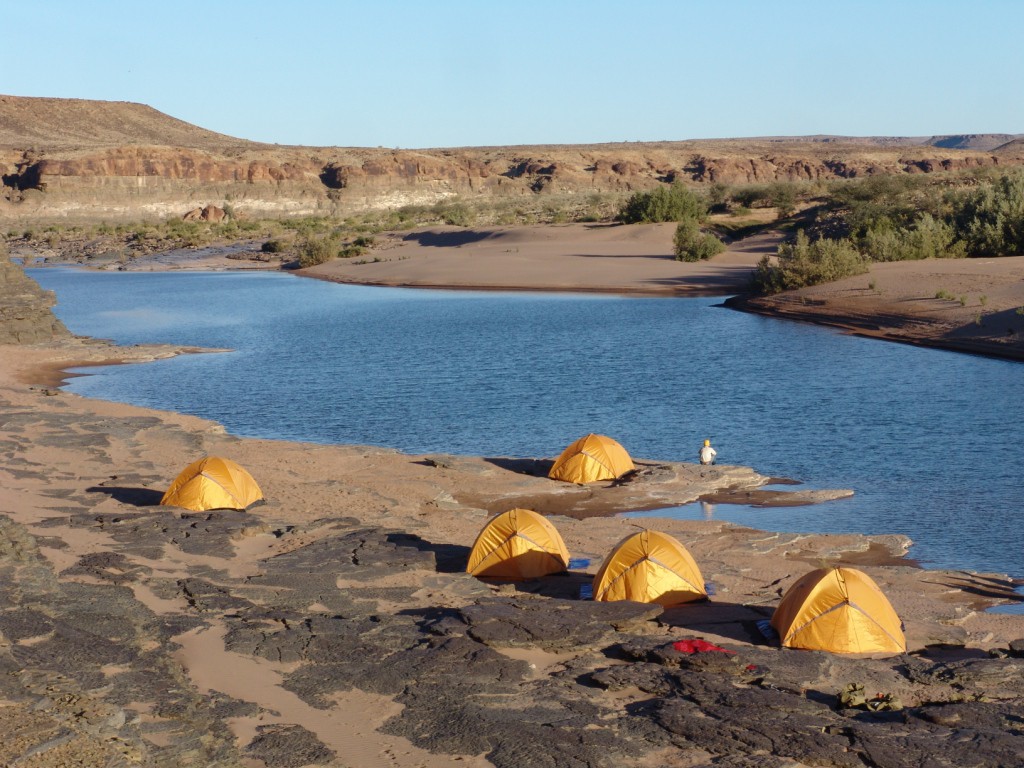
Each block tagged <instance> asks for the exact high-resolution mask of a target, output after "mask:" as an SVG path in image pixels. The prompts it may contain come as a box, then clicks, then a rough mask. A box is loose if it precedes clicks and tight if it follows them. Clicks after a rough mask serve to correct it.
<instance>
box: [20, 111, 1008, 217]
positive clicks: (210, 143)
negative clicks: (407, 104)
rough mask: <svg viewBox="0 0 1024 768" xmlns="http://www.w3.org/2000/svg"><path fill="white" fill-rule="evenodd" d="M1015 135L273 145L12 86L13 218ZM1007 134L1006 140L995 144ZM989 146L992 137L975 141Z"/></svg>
mask: <svg viewBox="0 0 1024 768" xmlns="http://www.w3.org/2000/svg"><path fill="white" fill-rule="evenodd" d="M1013 139H1014V136H1013V135H1010V134H1005V135H994V134H988V135H983V136H978V135H975V136H958V137H929V138H926V139H925V138H921V139H910V138H894V137H879V138H873V139H868V138H858V139H851V138H844V137H828V136H815V137H805V138H762V139H732V140H699V141H680V142H659V143H622V144H600V145H578V146H576V145H561V146H555V145H551V146H533V147H525V146H523V147H473V148H456V149H424V150H400V149H384V148H377V149H365V148H364V149H359V148H338V147H288V146H278V145H268V144H258V143H255V142H246V141H243V140H239V139H233V138H231V137H228V136H223V135H221V134H217V133H213V132H210V131H206V130H204V129H201V128H198V127H196V126H192V125H189V124H188V123H184V122H182V121H180V120H176V119H174V118H171V117H168V116H167V115H163V114H161V113H159V112H157V111H156V110H153V109H151V108H149V107H145V106H143V105H139V104H127V103H120V102H118V103H115V102H93V101H82V100H68V99H28V98H23V97H9V96H3V97H0V171H2V179H3V187H2V192H3V195H2V199H0V216H2V217H3V218H6V219H11V220H19V221H21V220H35V221H47V220H83V221H96V220H101V219H105V220H128V219H140V218H159V217H166V216H180V215H182V214H183V213H184V212H186V211H188V210H190V209H193V208H195V207H197V206H200V207H201V206H202V205H205V204H208V203H216V204H221V203H223V202H225V201H229V202H231V204H232V207H233V208H234V209H235V210H236V212H240V213H249V214H252V215H271V216H281V215H297V214H317V213H320V214H339V215H344V214H348V213H353V212H358V211H362V210H367V209H386V208H397V207H401V206H403V205H410V204H430V203H433V202H436V201H438V200H442V199H444V198H448V197H453V196H470V197H476V196H533V195H542V194H563V195H587V194H592V193H594V192H628V191H632V190H636V189H645V188H650V187H653V186H655V185H657V184H659V183H668V182H672V181H675V180H683V181H687V182H695V183H706V182H722V183H726V184H750V183H764V182H771V181H795V180H809V181H814V180H827V179H835V178H854V177H859V176H865V175H871V174H879V173H932V172H936V171H945V170H956V169H960V168H971V167H982V166H1006V165H1019V164H1024V147H1022V146H1021V145H1020V144H1019V143H1015V142H1013V141H1012V140H1013ZM1004 140H1006V141H1007V142H1009V143H1006V144H1005V148H1003V149H999V148H995V149H993V148H992V146H993V145H995V144H999V143H1002V142H1003V141H1004ZM961 147H984V149H975V148H961Z"/></svg>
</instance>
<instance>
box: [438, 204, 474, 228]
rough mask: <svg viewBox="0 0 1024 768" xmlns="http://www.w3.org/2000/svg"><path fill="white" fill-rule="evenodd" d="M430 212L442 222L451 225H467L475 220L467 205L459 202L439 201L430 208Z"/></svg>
mask: <svg viewBox="0 0 1024 768" xmlns="http://www.w3.org/2000/svg"><path fill="white" fill-rule="evenodd" d="M431 212H432V213H433V214H434V216H436V217H437V218H438V219H440V220H441V221H442V222H443V223H445V224H448V225H449V226H452V227H469V226H472V225H473V224H474V223H475V221H476V215H475V214H474V213H473V211H472V210H471V209H470V207H469V206H468V205H466V204H465V203H461V202H454V203H449V202H441V203H437V204H435V205H434V206H433V208H432V209H431Z"/></svg>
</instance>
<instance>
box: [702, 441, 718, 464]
mask: <svg viewBox="0 0 1024 768" xmlns="http://www.w3.org/2000/svg"><path fill="white" fill-rule="evenodd" d="M717 455H718V451H716V450H715V449H714V448H712V447H711V446H710V445H705V446H702V447H701V449H700V463H701V464H710V463H711V462H712V461H714V460H715V456H717Z"/></svg>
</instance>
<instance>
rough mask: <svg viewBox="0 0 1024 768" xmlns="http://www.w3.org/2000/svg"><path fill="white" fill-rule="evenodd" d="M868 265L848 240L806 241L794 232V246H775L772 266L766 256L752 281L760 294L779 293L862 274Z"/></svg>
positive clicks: (800, 233) (805, 237)
mask: <svg viewBox="0 0 1024 768" xmlns="http://www.w3.org/2000/svg"><path fill="white" fill-rule="evenodd" d="M868 263H869V262H868V259H867V258H866V257H865V256H864V255H863V254H862V253H860V251H858V250H857V249H856V247H854V245H853V243H852V242H851V241H850V240H849V239H846V238H843V239H841V240H829V239H826V238H822V239H820V240H810V239H809V238H808V237H807V234H806V233H805V232H798V233H797V236H796V242H793V243H784V244H783V245H781V246H779V253H778V257H777V263H776V264H772V262H771V259H770V258H769V257H768V256H765V257H764V258H762V259H761V261H760V263H759V264H758V265H757V269H756V270H755V272H754V278H753V281H754V286H755V288H756V289H757V290H758V292H760V293H766V294H771V293H780V292H781V291H791V290H794V289H796V288H804V287H806V286H809V285H817V284H819V283H829V282H832V281H834V280H839V279H841V278H844V277H850V276H852V275H861V274H864V273H865V272H867V271H868Z"/></svg>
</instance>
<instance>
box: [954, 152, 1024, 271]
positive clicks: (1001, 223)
mask: <svg viewBox="0 0 1024 768" xmlns="http://www.w3.org/2000/svg"><path fill="white" fill-rule="evenodd" d="M954 206H955V210H954V213H953V217H952V218H953V221H954V223H955V226H956V229H957V234H958V235H959V236H960V238H961V239H962V240H963V241H964V242H965V244H966V248H967V251H968V253H970V254H971V255H972V256H1018V255H1021V254H1024V172H1021V171H1017V172H1015V173H1012V174H1007V175H1004V176H1001V177H1000V178H998V179H996V180H995V181H994V182H991V183H984V184H982V185H980V186H979V187H978V188H976V189H974V190H971V191H970V192H967V193H965V194H962V195H960V196H959V198H958V199H956V200H955V201H954Z"/></svg>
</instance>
